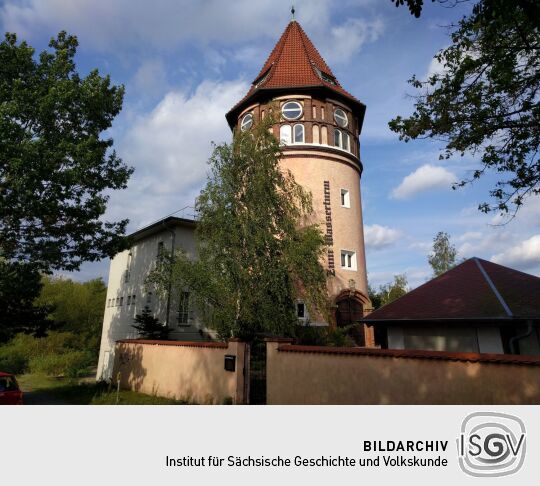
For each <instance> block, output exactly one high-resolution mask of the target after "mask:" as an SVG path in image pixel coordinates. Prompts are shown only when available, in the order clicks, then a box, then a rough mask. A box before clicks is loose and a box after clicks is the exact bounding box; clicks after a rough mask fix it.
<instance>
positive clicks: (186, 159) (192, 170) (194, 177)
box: [107, 81, 248, 230]
mask: <svg viewBox="0 0 540 486" xmlns="http://www.w3.org/2000/svg"><path fill="white" fill-rule="evenodd" d="M247 88H248V86H247V84H246V83H245V82H243V81H233V82H226V83H217V82H210V81H205V82H203V83H201V84H200V85H199V86H198V87H197V89H196V90H195V91H194V92H193V94H191V95H190V94H188V93H186V92H183V91H170V92H169V93H167V94H166V95H165V96H164V97H163V99H162V100H161V101H160V102H159V103H158V104H157V105H156V106H155V108H154V109H153V110H151V111H150V112H149V113H143V114H140V115H138V116H136V117H135V118H134V120H133V123H132V125H131V127H130V128H129V129H128V131H127V132H126V133H125V134H124V135H123V137H122V138H121V139H120V140H119V141H118V144H117V147H118V149H117V150H118V152H119V154H120V155H121V156H122V158H123V159H124V161H125V162H126V163H127V164H129V165H132V166H134V167H135V173H134V174H133V176H132V178H131V180H130V182H129V185H128V188H127V189H126V190H124V191H121V192H118V193H114V194H113V195H112V196H111V201H110V204H109V208H110V211H109V212H108V215H107V216H108V217H109V218H111V219H112V218H125V217H128V218H130V219H131V220H132V224H130V230H132V229H134V228H136V227H139V226H140V225H141V224H146V223H149V222H150V221H152V220H155V219H158V218H160V217H163V216H165V215H166V214H168V213H170V212H172V211H175V210H176V209H179V208H180V207H182V206H184V205H188V204H190V205H193V202H194V199H195V197H196V196H197V195H198V193H199V190H200V188H201V187H202V186H203V183H204V181H205V178H206V171H207V163H206V162H207V160H208V158H209V156H210V154H211V152H212V145H211V142H212V141H215V142H216V143H220V142H224V141H227V142H228V141H230V139H231V132H230V129H229V127H228V125H227V122H226V120H225V116H224V115H225V113H226V112H227V111H228V110H229V109H230V108H231V107H232V106H233V105H234V104H235V103H236V102H237V101H238V100H239V99H241V97H242V96H243V95H244V94H245V92H246V91H247Z"/></svg>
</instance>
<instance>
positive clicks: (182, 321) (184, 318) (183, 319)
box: [178, 292, 189, 326]
mask: <svg viewBox="0 0 540 486" xmlns="http://www.w3.org/2000/svg"><path fill="white" fill-rule="evenodd" d="M178 325H179V326H185V325H189V292H181V293H180V303H179V306H178Z"/></svg>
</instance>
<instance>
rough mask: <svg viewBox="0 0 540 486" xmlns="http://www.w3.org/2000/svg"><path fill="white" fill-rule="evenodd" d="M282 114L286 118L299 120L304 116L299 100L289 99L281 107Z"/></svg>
mask: <svg viewBox="0 0 540 486" xmlns="http://www.w3.org/2000/svg"><path fill="white" fill-rule="evenodd" d="M281 114H282V115H283V118H285V119H286V120H298V119H299V118H300V117H301V116H302V105H301V104H300V103H298V101H287V103H285V104H284V105H283V106H282V107H281Z"/></svg>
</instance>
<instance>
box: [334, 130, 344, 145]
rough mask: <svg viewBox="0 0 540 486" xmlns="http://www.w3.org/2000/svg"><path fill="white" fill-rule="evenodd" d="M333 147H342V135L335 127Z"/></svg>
mask: <svg viewBox="0 0 540 486" xmlns="http://www.w3.org/2000/svg"><path fill="white" fill-rule="evenodd" d="M334 147H339V148H343V135H342V133H341V130H338V129H337V128H336V129H335V130H334Z"/></svg>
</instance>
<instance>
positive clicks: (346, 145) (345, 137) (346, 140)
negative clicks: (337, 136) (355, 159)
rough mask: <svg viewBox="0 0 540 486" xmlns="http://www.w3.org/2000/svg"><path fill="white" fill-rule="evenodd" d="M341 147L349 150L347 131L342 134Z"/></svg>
mask: <svg viewBox="0 0 540 486" xmlns="http://www.w3.org/2000/svg"><path fill="white" fill-rule="evenodd" d="M343 148H344V149H345V150H346V151H347V152H350V151H351V144H350V142H349V134H348V133H344V134H343Z"/></svg>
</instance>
